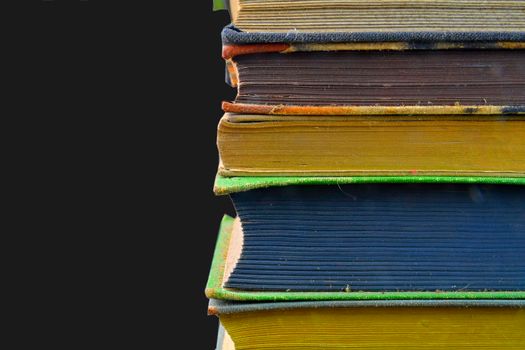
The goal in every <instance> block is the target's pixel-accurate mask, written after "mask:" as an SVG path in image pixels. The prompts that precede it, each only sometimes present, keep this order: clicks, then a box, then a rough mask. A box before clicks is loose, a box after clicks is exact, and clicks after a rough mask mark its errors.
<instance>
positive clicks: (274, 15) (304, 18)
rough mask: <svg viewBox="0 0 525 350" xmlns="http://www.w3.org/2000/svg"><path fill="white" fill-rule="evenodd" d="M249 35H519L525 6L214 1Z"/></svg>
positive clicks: (380, 0)
mask: <svg viewBox="0 0 525 350" xmlns="http://www.w3.org/2000/svg"><path fill="white" fill-rule="evenodd" d="M214 2H215V8H216V9H224V8H228V9H229V11H230V15H231V19H232V22H233V23H234V24H235V26H236V27H237V28H239V29H240V30H242V31H245V32H270V33H288V32H290V33H295V32H365V33H366V32H381V33H383V32H395V33H403V32H413V31H421V32H475V33H477V32H480V33H485V32H520V31H524V30H525V18H524V17H523V11H525V4H524V3H523V1H498V0H487V1H481V2H480V1H473V0H440V1H435V0H434V1H430V0H423V1H421V0H417V1H416V0H375V1H362V0H301V1H297V0H295V1H282V0H221V1H218V0H215V1H214Z"/></svg>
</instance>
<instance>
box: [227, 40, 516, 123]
mask: <svg viewBox="0 0 525 350" xmlns="http://www.w3.org/2000/svg"><path fill="white" fill-rule="evenodd" d="M227 32H228V31H227ZM223 57H224V59H225V60H226V65H227V69H228V73H229V82H230V84H231V85H232V86H234V87H237V89H238V93H237V97H236V99H235V101H233V102H224V103H223V109H224V110H225V111H226V112H235V113H255V114H280V115H395V114H403V115H407V114H411V115H417V114H426V115H429V114H466V115H472V114H478V115H479V114H482V115H483V114H517V113H524V112H525V67H524V65H523V64H522V62H523V61H524V60H525V43H524V42H511V41H491V42H486V41H470V42H464V41H460V42H442V41H437V42H427V41H424V42H421V41H412V42H408V41H404V42H403V41H392V42H343V43H337V42H335V43H334V42H331V41H327V42H322V43H288V42H283V43H258V44H230V43H227V42H226V43H225V44H224V47H223Z"/></svg>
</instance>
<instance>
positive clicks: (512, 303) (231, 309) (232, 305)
mask: <svg viewBox="0 0 525 350" xmlns="http://www.w3.org/2000/svg"><path fill="white" fill-rule="evenodd" d="M336 307H338V308H339V307H346V308H355V307H466V308H467V307H512V308H523V307H525V300H493V299H479V300H341V301H295V302H286V301H283V302H278V303H265V302H258V303H253V302H232V301H226V300H217V299H210V302H209V304H208V313H209V314H210V315H221V314H236V313H241V312H254V311H263V310H282V311H285V310H293V309H318V308H336Z"/></svg>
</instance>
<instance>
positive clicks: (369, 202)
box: [206, 177, 525, 300]
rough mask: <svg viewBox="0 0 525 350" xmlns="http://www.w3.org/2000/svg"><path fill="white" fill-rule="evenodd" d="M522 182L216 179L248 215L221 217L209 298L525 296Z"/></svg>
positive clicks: (524, 191) (241, 212) (524, 189)
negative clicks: (234, 218) (221, 221)
mask: <svg viewBox="0 0 525 350" xmlns="http://www.w3.org/2000/svg"><path fill="white" fill-rule="evenodd" d="M395 181H399V182H398V183H395ZM408 181H411V182H412V183H407V182H408ZM469 182H470V183H469ZM496 184H497V185H496ZM520 184H521V185H520ZM523 184H525V181H524V180H523V179H522V178H515V179H510V178H508V179H501V178H499V179H498V178H446V177H443V178H439V177H434V178H426V177H413V178H406V177H398V178H395V177H393V178H368V179H366V178H359V177H356V178H341V177H338V178H221V177H218V178H217V185H216V191H217V192H218V193H222V194H224V193H230V196H231V198H232V201H233V203H234V205H235V208H236V210H237V214H238V218H237V219H236V220H233V219H231V218H228V217H226V218H225V219H224V221H223V224H222V226H221V233H220V235H219V238H218V243H217V248H216V252H215V256H214V260H213V264H212V269H211V272H210V277H209V281H208V286H207V288H206V294H207V296H208V297H209V298H216V299H231V300H351V299H354V300H355V299H450V298H452V299H473V298H482V299H484V298H499V299H510V298H524V297H525V261H524V260H523V256H524V254H525V235H524V233H525V202H524V201H523V197H524V195H525V187H524V186H522V185H523ZM268 186H270V187H268Z"/></svg>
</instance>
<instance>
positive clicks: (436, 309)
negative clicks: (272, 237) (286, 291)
mask: <svg viewBox="0 0 525 350" xmlns="http://www.w3.org/2000/svg"><path fill="white" fill-rule="evenodd" d="M524 306H525V301H524V300H421V301H418V300H393V301H385V300H379V301H318V302H293V303H292V302H273V303H271V302H270V303H239V302H225V301H220V300H210V303H209V307H208V313H209V314H210V315H216V316H218V317H219V319H220V323H221V325H220V330H219V336H218V341H217V349H219V350H233V349H237V350H239V349H246V350H248V349H250V350H256V349H275V350H282V349H323V350H327V349H334V350H335V349H339V350H340V349H369V350H372V349H373V350H384V349H433V350H434V349H435V350H438V349H439V350H442V349H455V350H458V349H460V350H461V349H464V350H466V349H486V350H488V349H521V348H523V347H525V333H524V332H523V329H524V327H525V310H524Z"/></svg>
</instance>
